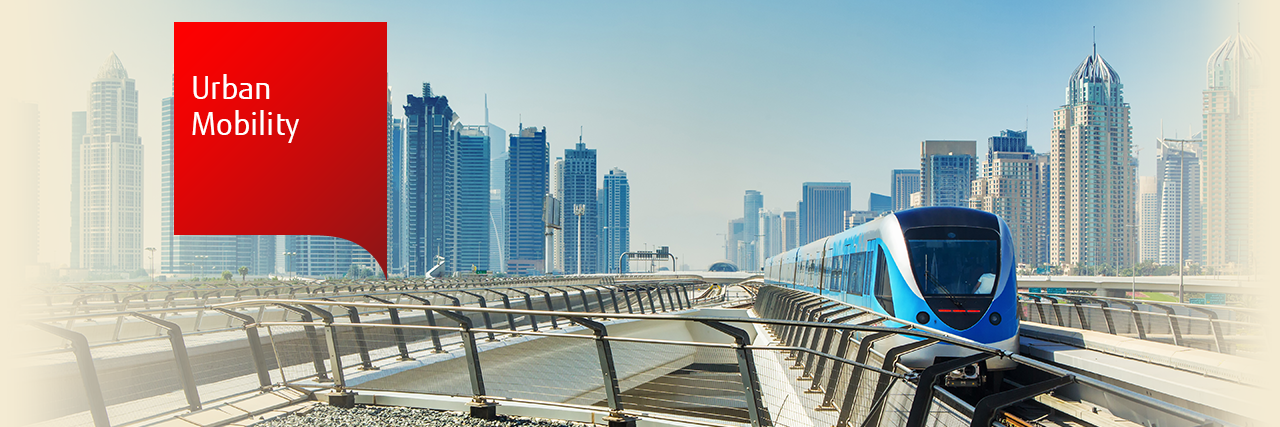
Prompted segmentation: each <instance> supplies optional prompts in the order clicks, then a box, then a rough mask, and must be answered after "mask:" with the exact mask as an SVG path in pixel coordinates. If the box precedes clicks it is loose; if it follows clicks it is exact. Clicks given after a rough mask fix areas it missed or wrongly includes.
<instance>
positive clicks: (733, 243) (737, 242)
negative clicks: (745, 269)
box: [724, 218, 745, 270]
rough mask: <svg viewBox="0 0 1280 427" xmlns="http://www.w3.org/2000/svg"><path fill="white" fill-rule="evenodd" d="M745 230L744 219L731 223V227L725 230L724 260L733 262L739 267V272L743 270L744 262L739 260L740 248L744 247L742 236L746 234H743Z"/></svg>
mask: <svg viewBox="0 0 1280 427" xmlns="http://www.w3.org/2000/svg"><path fill="white" fill-rule="evenodd" d="M743 228H744V226H743V224H742V218H738V219H735V220H732V221H729V227H728V228H727V229H726V230H725V238H724V259H727V260H729V262H732V263H733V264H734V265H735V266H737V267H738V270H742V264H741V263H740V262H741V261H742V260H741V259H739V256H738V252H739V251H738V248H739V247H740V246H742V245H741V243H742V235H743V234H745V233H743V232H742V230H743Z"/></svg>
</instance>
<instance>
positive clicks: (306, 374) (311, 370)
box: [266, 325, 330, 383]
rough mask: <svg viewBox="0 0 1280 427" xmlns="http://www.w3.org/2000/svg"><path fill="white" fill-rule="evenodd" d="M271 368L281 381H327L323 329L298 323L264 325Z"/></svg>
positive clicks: (327, 371)
mask: <svg viewBox="0 0 1280 427" xmlns="http://www.w3.org/2000/svg"><path fill="white" fill-rule="evenodd" d="M266 329H267V337H266V340H267V342H269V343H270V344H271V350H272V351H271V356H272V357H274V359H275V360H274V361H275V370H276V371H278V372H279V380H280V381H282V382H285V383H299V382H304V383H314V382H320V383H329V382H330V378H329V351H328V349H327V347H326V344H325V337H324V331H323V328H317V327H312V326H300V325H273V326H267V328H266Z"/></svg>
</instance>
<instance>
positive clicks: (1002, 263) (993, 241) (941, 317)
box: [764, 207, 1018, 385]
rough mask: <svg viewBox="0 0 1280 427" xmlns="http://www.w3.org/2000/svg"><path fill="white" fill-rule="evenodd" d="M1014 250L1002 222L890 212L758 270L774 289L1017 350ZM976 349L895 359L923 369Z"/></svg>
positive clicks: (941, 347) (968, 214)
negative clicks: (802, 292)
mask: <svg viewBox="0 0 1280 427" xmlns="http://www.w3.org/2000/svg"><path fill="white" fill-rule="evenodd" d="M1013 254H1014V243H1013V237H1012V236H1011V235H1010V233H1009V227H1008V226H1007V225H1006V224H1005V223H1004V221H1003V220H1001V219H1000V218H999V217H998V216H996V215H993V214H991V213H987V212H983V211H979V210H974V209H965V208H950V207H928V208H916V209H909V210H904V211H899V212H896V213H892V214H889V215H886V216H884V217H881V218H879V219H876V220H874V221H871V222H868V223H866V224H863V225H860V226H857V227H854V228H851V229H848V230H845V231H844V232H841V233H839V234H836V235H833V236H830V237H826V238H822V239H818V240H816V241H814V242H812V243H809V244H807V245H805V246H803V247H800V248H796V249H793V250H790V251H787V252H784V253H782V254H779V255H776V256H774V257H771V258H769V259H768V260H766V261H765V265H764V270H765V271H764V273H765V280H766V282H768V283H771V284H776V285H780V286H787V287H792V288H797V289H801V290H805V291H809V292H814V293H819V294H822V295H825V296H828V297H831V298H833V299H836V300H839V301H844V302H847V303H849V304H852V305H855V306H858V307H863V308H867V309H869V310H872V311H875V312H877V313H881V314H885V315H888V316H890V317H894V318H897V319H903V320H905V321H907V322H911V323H916V324H920V325H925V326H928V327H930V328H933V329H936V330H939V331H943V332H947V333H950V334H954V335H958V336H961V337H965V338H968V339H971V340H974V341H977V342H979V343H983V344H987V345H990V346H994V347H999V348H1001V349H1003V350H1007V351H1013V352H1016V351H1017V350H1018V316H1017V313H1016V311H1015V310H1017V295H1016V293H1017V279H1016V276H1015V273H1016V271H1017V270H1016V263H1015V262H1014V257H1013ZM972 353H973V352H972V350H967V349H964V348H961V347H957V346H954V345H949V344H941V343H939V344H934V345H932V346H929V347H926V348H924V349H921V350H918V351H915V352H911V353H908V354H906V355H904V356H903V357H902V359H900V362H901V363H902V364H904V365H906V366H908V367H911V368H914V369H923V368H924V367H927V366H929V365H931V364H933V363H936V362H941V361H943V360H946V359H950V358H956V357H964V356H968V355H970V354H972ZM1013 367H1014V363H1013V362H1012V361H1011V360H1009V359H1006V358H999V359H988V360H987V361H986V362H983V363H982V364H981V365H980V366H975V367H972V368H973V369H972V370H968V369H967V370H966V375H965V376H966V377H969V378H971V379H975V380H976V382H979V383H980V382H981V381H982V378H981V377H978V376H977V375H979V372H981V373H983V374H985V373H987V372H990V371H1003V370H1008V369H1012V368H1013ZM949 382H950V381H949ZM997 384H998V382H997ZM967 385H977V384H967Z"/></svg>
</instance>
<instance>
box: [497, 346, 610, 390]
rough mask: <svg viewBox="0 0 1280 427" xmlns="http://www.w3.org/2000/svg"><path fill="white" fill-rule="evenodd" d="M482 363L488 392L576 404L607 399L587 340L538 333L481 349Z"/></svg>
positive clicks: (593, 347)
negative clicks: (498, 345)
mask: <svg viewBox="0 0 1280 427" xmlns="http://www.w3.org/2000/svg"><path fill="white" fill-rule="evenodd" d="M480 366H481V367H482V369H483V372H484V384H485V393H486V394H489V395H493V396H503V397H513V398H521V399H530V400H540V401H546V402H557V403H570V404H578V405H594V404H596V403H598V402H600V401H601V400H603V399H604V398H605V394H604V389H603V381H604V377H603V375H601V373H600V359H599V357H598V356H597V351H596V346H595V341H593V340H590V339H581V338H560V337H539V338H534V339H530V340H528V341H525V342H522V343H519V344H518V345H508V346H500V347H496V348H490V349H488V350H485V351H482V352H480ZM600 406H604V405H600Z"/></svg>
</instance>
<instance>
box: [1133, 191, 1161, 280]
mask: <svg viewBox="0 0 1280 427" xmlns="http://www.w3.org/2000/svg"><path fill="white" fill-rule="evenodd" d="M1138 261H1139V262H1141V261H1151V262H1155V263H1159V262H1160V187H1159V186H1157V185H1156V177H1154V176H1140V177H1138Z"/></svg>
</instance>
